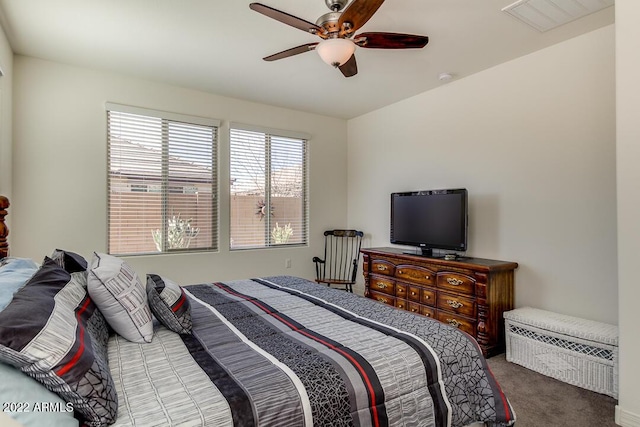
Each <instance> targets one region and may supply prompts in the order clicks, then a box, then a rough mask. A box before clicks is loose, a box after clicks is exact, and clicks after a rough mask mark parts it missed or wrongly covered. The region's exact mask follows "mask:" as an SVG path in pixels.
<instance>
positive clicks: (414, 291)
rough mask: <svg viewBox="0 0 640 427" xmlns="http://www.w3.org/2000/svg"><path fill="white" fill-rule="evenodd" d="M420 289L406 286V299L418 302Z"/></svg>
mask: <svg viewBox="0 0 640 427" xmlns="http://www.w3.org/2000/svg"><path fill="white" fill-rule="evenodd" d="M420 289H421V288H419V287H417V286H408V289H407V298H408V299H409V300H411V301H415V302H420Z"/></svg>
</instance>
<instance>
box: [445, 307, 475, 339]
mask: <svg viewBox="0 0 640 427" xmlns="http://www.w3.org/2000/svg"><path fill="white" fill-rule="evenodd" d="M438 320H439V321H441V322H444V323H447V324H449V325H451V326H454V327H456V328H458V329H462V330H463V331H465V332H466V333H468V334H469V335H471V336H473V337H475V336H476V325H475V322H474V321H473V320H469V319H465V318H464V317H462V316H458V315H455V314H452V313H448V312H446V311H440V310H438Z"/></svg>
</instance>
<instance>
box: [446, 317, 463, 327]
mask: <svg viewBox="0 0 640 427" xmlns="http://www.w3.org/2000/svg"><path fill="white" fill-rule="evenodd" d="M447 323H448V324H450V325H451V326H453V327H456V328H459V327H460V325H462V323H460V322H458V321H457V320H456V319H447Z"/></svg>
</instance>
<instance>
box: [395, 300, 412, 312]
mask: <svg viewBox="0 0 640 427" xmlns="http://www.w3.org/2000/svg"><path fill="white" fill-rule="evenodd" d="M395 307H396V308H400V309H402V310H408V309H409V301H407V300H406V299H402V298H396V302H395Z"/></svg>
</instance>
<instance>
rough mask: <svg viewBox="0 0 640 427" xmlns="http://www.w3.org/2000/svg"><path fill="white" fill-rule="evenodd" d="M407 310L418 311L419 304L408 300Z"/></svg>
mask: <svg viewBox="0 0 640 427" xmlns="http://www.w3.org/2000/svg"><path fill="white" fill-rule="evenodd" d="M409 311H410V312H412V313H420V304H418V303H416V302H411V301H409Z"/></svg>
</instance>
